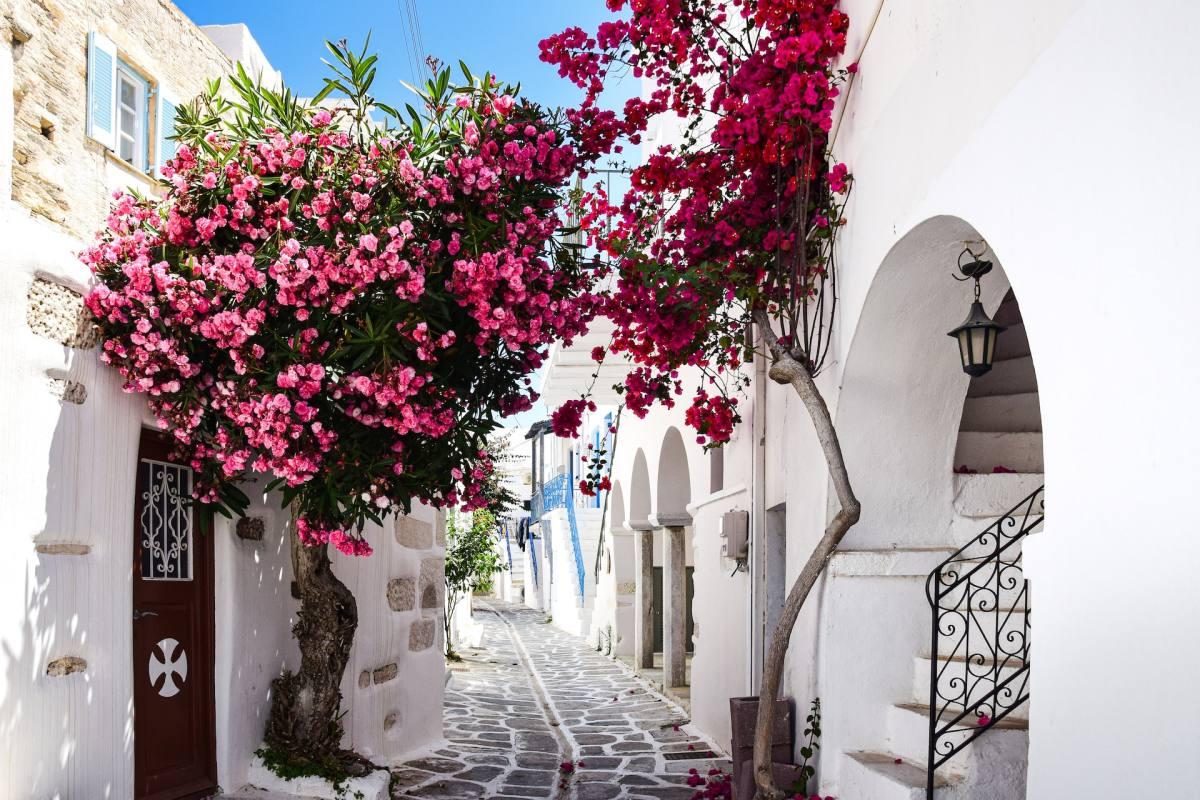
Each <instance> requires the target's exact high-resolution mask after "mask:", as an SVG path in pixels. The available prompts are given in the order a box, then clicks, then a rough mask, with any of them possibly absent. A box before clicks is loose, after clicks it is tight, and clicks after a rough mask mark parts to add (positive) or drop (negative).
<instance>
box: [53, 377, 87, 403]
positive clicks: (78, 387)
mask: <svg viewBox="0 0 1200 800" xmlns="http://www.w3.org/2000/svg"><path fill="white" fill-rule="evenodd" d="M46 388H48V389H49V390H50V394H51V395H52V396H53V397H54V398H55V399H56V400H60V401H62V402H64V403H72V404H74V405H77V406H81V405H83V404H84V403H85V402H86V401H87V387H86V386H84V385H83V384H82V383H80V382H79V381H73V380H70V379H69V378H61V377H58V376H56V375H47V376H46Z"/></svg>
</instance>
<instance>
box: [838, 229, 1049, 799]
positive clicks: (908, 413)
mask: <svg viewBox="0 0 1200 800" xmlns="http://www.w3.org/2000/svg"><path fill="white" fill-rule="evenodd" d="M967 246H970V247H972V248H973V249H974V250H975V252H979V251H980V248H983V247H986V243H985V240H984V237H983V236H982V235H981V234H980V232H979V231H977V230H976V229H975V228H973V227H972V226H971V225H969V224H968V223H967V222H965V221H964V220H962V219H959V218H957V217H951V216H942V217H935V218H932V219H929V220H927V221H925V222H923V223H921V224H920V225H918V226H916V227H915V228H914V229H913V230H912V231H910V232H909V233H908V234H906V235H905V236H904V237H903V238H901V239H900V240H899V241H898V242H897V243H896V245H895V246H893V248H892V249H891V250H890V251H889V253H888V254H887V256H886V258H885V259H884V261H883V263H882V264H881V265H880V267H879V269H878V271H877V272H876V274H875V277H874V279H873V281H872V283H871V286H870V289H869V291H868V293H867V296H866V300H865V302H864V304H863V306H862V310H861V313H860V316H859V317H858V320H857V324H856V327H855V331H854V336H853V338H852V340H851V342H850V345H849V348H848V351H847V354H846V357H845V362H844V363H845V367H844V370H843V374H842V389H841V394H840V396H839V398H838V411H837V427H838V432H839V435H840V438H841V441H842V446H843V450H844V453H845V456H846V462H847V466H848V468H849V471H850V476H851V480H852V482H853V484H854V486H855V490H856V492H857V494H858V496H859V499H860V501H861V502H862V508H863V514H862V518H861V521H860V522H859V524H858V525H857V526H856V527H855V528H854V529H853V530H852V531H851V533H850V534H849V536H848V537H847V539H846V541H845V542H844V544H843V546H842V547H843V550H850V551H855V553H854V555H853V556H850V555H849V554H847V555H845V556H843V558H842V560H841V561H840V562H839V565H838V566H837V567H836V568H835V569H834V570H833V571H832V572H833V577H832V578H831V584H830V590H829V591H828V594H827V598H828V601H829V603H830V605H829V607H828V609H827V612H826V615H827V616H828V617H829V618H831V619H832V618H836V619H837V627H836V628H835V627H834V626H832V625H830V626H826V628H825V631H824V634H823V635H824V636H825V642H824V644H823V646H822V650H823V653H824V656H823V658H824V664H823V673H824V674H825V675H828V676H830V678H829V681H830V682H831V684H832V685H831V686H827V687H823V692H822V693H823V694H824V695H826V696H827V697H828V698H830V699H833V700H834V702H831V703H830V704H829V706H828V707H829V709H830V714H831V716H832V717H833V718H831V719H829V720H828V725H827V730H830V731H836V732H837V733H835V735H834V736H833V737H831V738H836V739H837V740H838V741H837V743H836V746H838V747H841V748H843V749H851V750H854V751H855V752H856V753H858V755H851V756H850V757H849V758H848V759H842V760H841V761H840V762H839V763H841V764H843V765H845V766H843V768H845V769H862V770H868V771H869V770H871V769H873V767H872V766H871V765H872V764H873V763H882V764H888V763H892V760H893V759H894V758H900V759H902V760H903V761H904V762H906V763H909V764H923V763H925V762H926V761H927V758H928V747H929V745H930V742H929V741H928V738H929V737H928V736H926V738H925V740H922V739H921V738H920V737H915V738H913V740H912V741H911V742H910V741H909V740H908V739H907V738H905V739H901V738H896V737H892V738H891V739H888V738H885V737H883V736H880V735H879V734H878V731H879V730H882V729H885V728H886V727H888V726H891V727H895V726H897V725H904V726H906V727H911V728H912V729H914V730H928V729H929V724H930V715H931V714H932V715H933V716H934V718H935V720H936V721H937V725H936V727H938V728H939V729H941V727H942V724H943V722H945V723H947V724H948V723H950V722H952V721H954V720H955V719H956V718H957V719H958V723H959V724H957V725H954V724H948V728H947V730H948V731H950V732H952V733H954V734H955V735H956V736H958V740H957V741H960V742H965V741H967V740H968V739H970V738H971V737H974V736H975V735H976V734H978V733H979V732H980V728H981V726H979V725H977V724H975V719H976V716H975V715H977V714H978V715H982V716H983V717H984V718H986V720H987V722H986V723H985V724H984V725H983V726H982V728H984V729H986V730H984V733H983V735H981V736H979V738H977V739H975V740H974V743H972V744H971V745H970V746H969V747H967V748H966V749H965V750H963V751H962V752H961V753H959V754H958V755H957V756H956V757H955V760H954V762H953V763H952V764H949V765H947V767H946V768H945V775H943V779H944V780H948V781H951V780H952V781H954V782H956V783H958V784H961V786H962V787H963V792H964V794H965V795H969V796H971V797H979V798H992V797H1000V796H1005V797H1012V796H1023V795H1022V794H1021V792H1023V789H1024V770H1025V749H1026V738H1025V737H1026V734H1025V731H1024V730H1023V728H1024V727H1025V724H1026V723H1025V719H1027V716H1028V703H1023V704H1019V703H1017V704H1015V705H1019V706H1020V707H1019V708H1016V709H1015V710H1014V709H1013V708H1011V707H1010V706H1012V705H1014V703H1013V701H1016V700H1018V699H1022V698H1019V697H1018V695H1019V694H1020V693H1021V692H1022V691H1023V690H1022V689H1021V688H1020V687H1021V686H1024V685H1027V684H1025V683H1022V681H1023V680H1024V681H1027V673H1025V675H1024V677H1022V675H1021V674H1018V673H1020V672H1021V670H1023V669H1025V665H1026V663H1027V660H1026V657H1027V649H1026V645H1027V644H1028V642H1027V630H1028V629H1027V623H1026V619H1027V616H1026V610H1027V608H1026V602H1025V601H1026V598H1027V594H1026V593H1025V591H1024V586H1025V584H1024V581H1023V579H1022V578H1021V577H1020V555H1019V554H1020V545H1019V542H1018V543H1017V544H1016V545H1014V546H1013V547H1011V548H1008V549H1007V555H1003V556H998V555H994V554H987V553H984V554H981V553H979V552H976V551H974V550H972V551H970V552H968V553H966V554H964V555H962V556H956V555H955V551H956V550H957V549H958V548H960V547H962V546H963V545H966V544H968V543H970V542H973V541H976V540H977V539H978V537H980V535H981V533H983V532H985V531H987V530H991V531H992V532H993V535H994V534H995V532H996V531H999V529H1000V528H999V523H998V522H996V520H997V518H998V517H999V516H1000V515H1003V514H1004V513H1005V512H1006V511H1008V509H1010V508H1012V507H1013V506H1016V505H1019V504H1020V502H1022V498H1027V497H1028V498H1029V499H1030V501H1031V502H1038V503H1040V493H1035V490H1039V492H1040V487H1041V485H1042V481H1043V476H1042V474H1041V471H1042V470H1041V466H1042V456H1041V414H1040V407H1039V402H1038V396H1037V384H1036V377H1035V371H1034V368H1033V351H1032V350H1031V348H1030V347H1029V342H1028V338H1027V337H1026V336H1025V333H1024V325H1023V320H1022V319H1021V317H1020V307H1019V305H1018V302H1017V301H1018V299H1019V295H1020V291H1019V287H1018V288H1017V290H1016V291H1015V293H1014V291H1013V289H1012V287H1011V286H1010V285H1009V278H1008V277H1007V275H1006V274H1005V272H1004V269H1003V265H1002V263H1001V262H1000V259H999V258H998V256H997V254H996V253H995V252H993V251H992V250H991V249H990V248H988V249H987V250H986V252H985V253H984V255H983V257H984V258H986V259H988V260H990V261H992V262H993V264H994V268H993V270H992V272H991V274H989V275H987V276H986V277H985V278H984V280H983V283H982V296H981V301H982V302H983V304H984V307H985V308H986V309H987V310H988V312H989V313H991V314H992V316H993V317H994V318H996V319H997V321H999V322H1001V324H1006V325H1008V326H1009V329H1008V330H1007V331H1005V332H1004V333H1003V334H1001V337H1000V340H999V344H998V345H997V356H996V364H995V366H994V368H993V370H992V372H991V373H989V375H987V376H985V377H982V378H979V379H975V380H974V381H972V379H970V378H969V377H968V376H967V375H966V374H964V373H963V372H962V370H961V369H960V365H959V360H958V353H957V351H956V347H955V345H954V343H953V341H952V340H950V339H948V338H947V337H946V332H947V331H949V330H951V329H952V328H954V327H955V326H957V325H958V324H959V323H960V322H961V321H962V318H963V316H964V314H965V313H966V311H967V307H968V305H969V302H970V297H971V295H970V288H969V286H968V285H966V284H963V283H960V282H956V281H954V280H952V275H953V274H955V273H956V270H955V264H956V263H957V258H958V255H959V253H960V252H962V250H963V249H964V247H967ZM956 466H957V467H959V469H958V470H956V469H955V467H956ZM1018 516H1020V517H1021V519H1020V521H1019V522H1018V523H1017V525H1016V529H1020V530H1021V531H1022V535H1023V533H1024V531H1025V530H1027V528H1026V527H1025V525H1026V522H1029V521H1031V520H1033V519H1034V518H1035V517H1036V520H1039V521H1040V515H1037V514H1035V515H1034V517H1030V516H1024V515H1023V514H1022V513H1021V512H1018ZM984 538H987V537H984ZM988 541H991V542H993V543H994V542H995V539H994V538H991V539H988ZM1004 541H1007V539H1005V540H1004ZM995 549H996V548H993V551H995ZM955 558H958V559H960V561H958V562H957V563H958V564H960V565H961V564H963V563H968V564H970V567H971V569H969V570H968V569H962V568H961V566H960V568H959V570H958V572H956V573H955V579H954V580H957V578H958V577H959V576H962V575H966V574H967V573H968V572H973V573H974V574H975V575H979V576H985V575H987V576H994V577H995V583H996V586H995V587H994V588H993V589H992V590H991V592H990V594H988V595H987V597H985V596H984V594H983V593H980V592H975V591H974V590H973V589H972V588H971V587H969V586H968V587H967V588H966V589H964V588H962V584H961V583H954V584H953V586H955V587H957V588H955V589H954V590H953V591H948V592H947V594H946V595H945V597H942V595H941V594H939V593H940V592H941V591H942V589H941V588H939V587H945V586H950V585H951V584H941V583H939V582H938V579H934V580H933V582H932V584H931V585H932V586H934V587H935V588H934V589H933V590H932V591H933V596H934V597H937V598H939V599H938V603H939V605H938V606H937V607H938V608H939V609H942V608H943V606H942V602H943V600H945V598H950V597H954V598H957V599H955V600H954V603H956V606H955V607H954V608H953V609H946V610H944V611H939V614H941V616H939V617H937V619H938V620H939V623H938V625H937V626H936V627H931V626H933V623H932V622H931V615H930V608H931V606H930V601H929V600H928V599H927V597H926V594H925V592H926V583H927V581H928V580H930V578H929V576H930V573H931V572H934V571H935V570H937V569H938V568H939V565H941V564H943V563H944V562H945V561H946V560H947V559H955ZM988 559H994V560H995V566H988V565H989V564H990V563H991V562H989V561H988ZM976 567H978V568H979V569H976ZM987 570H991V572H988V571H987ZM951 571H952V570H951V569H950V568H947V569H946V573H947V574H948V573H949V572H951ZM938 574H939V575H941V574H942V573H938ZM1014 576H1016V578H1015V582H1013V583H1012V584H1011V587H1009V585H1008V584H1007V583H1003V582H1006V581H1010V580H1014ZM848 578H849V579H852V580H846V579H848ZM1001 578H1003V581H1002V580H1001ZM1002 583H1003V585H1001V584H1002ZM954 592H957V593H958V594H954ZM952 615H953V621H954V624H951V623H950V622H948V621H947V620H950V619H951V616H952ZM932 630H938V631H939V632H940V634H941V636H940V637H939V638H937V639H933V641H936V642H937V644H936V645H933V644H932V643H931V639H932V636H931V632H932ZM845 631H853V634H848V633H845ZM1018 653H1019V654H1020V655H1019V657H1018V655H1017V654H1018ZM864 663H869V664H872V665H874V666H873V670H872V677H871V679H870V680H863V675H862V672H861V668H860V667H859V666H858V665H860V664H864ZM1014 675H1015V676H1016V678H1017V681H1016V682H1014V683H1012V684H1010V686H1009V688H1010V689H1016V690H1017V694H1014V695H1012V696H1011V697H1010V698H1008V701H1007V703H1008V705H1005V702H1002V701H1000V700H998V699H997V696H996V695H997V693H998V692H999V691H1000V688H999V684H1000V683H1001V682H1002V681H1003V680H1006V679H1008V678H1009V677H1010V676H1014ZM842 680H844V683H840V682H839V681H842ZM989 697H991V698H992V699H991V700H990V701H988V702H989V703H990V704H987V705H981V704H980V703H981V702H982V701H985V700H987V698H989ZM951 699H952V700H956V701H957V705H954V703H952V702H951ZM835 707H836V710H835ZM947 709H953V711H952V713H950V715H949V716H945V712H946V710H947ZM1005 714H1007V715H1008V716H1007V718H1005V719H1004V724H1003V725H1001V726H994V725H993V723H992V720H993V718H996V717H1000V716H1004V715H1005ZM964 720H965V722H964ZM872 725H874V726H877V727H876V731H875V732H872V731H871V730H870V727H869V726H872ZM938 741H939V740H937V739H935V744H936V743H938ZM831 744H833V742H831ZM939 746H940V745H939ZM898 749H903V750H904V752H898ZM940 752H943V751H939V753H940ZM864 753H865V754H866V755H863V754H864ZM880 756H882V757H886V759H887V760H886V761H882V760H880V761H878V762H875V761H872V759H874V758H877V757H880ZM937 760H938V758H937V757H935V763H936V762H937ZM1018 784H1019V786H1018ZM998 786H1003V795H1001V794H993V793H992V792H993V791H995V789H994V788H987V787H998Z"/></svg>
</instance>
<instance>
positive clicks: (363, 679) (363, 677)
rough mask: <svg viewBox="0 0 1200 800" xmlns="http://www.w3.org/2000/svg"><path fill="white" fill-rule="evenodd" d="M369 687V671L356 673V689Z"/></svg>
mask: <svg viewBox="0 0 1200 800" xmlns="http://www.w3.org/2000/svg"><path fill="white" fill-rule="evenodd" d="M370 685H371V670H369V669H364V670H363V671H362V672H360V673H358V688H360V689H365V688H367V687H368V686H370Z"/></svg>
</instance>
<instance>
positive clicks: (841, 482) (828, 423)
mask: <svg viewBox="0 0 1200 800" xmlns="http://www.w3.org/2000/svg"><path fill="white" fill-rule="evenodd" d="M754 321H755V323H756V324H757V325H758V329H759V332H760V333H761V335H762V337H763V340H764V341H765V343H766V345H767V348H768V350H769V351H770V353H771V359H772V364H771V369H770V372H769V375H770V377H771V380H773V381H775V382H776V383H781V384H787V385H790V386H791V387H792V388H793V389H794V390H795V391H796V394H798V395H799V396H800V400H801V401H802V402H803V403H804V407H805V409H807V410H808V415H809V417H810V418H811V419H812V423H813V428H814V429H815V430H816V434H817V440H818V441H819V442H820V444H821V451H822V453H824V455H825V464H826V466H827V468H828V469H829V477H830V480H832V481H833V487H834V492H835V493H836V495H837V498H838V505H839V506H840V508H839V510H838V512H837V513H836V514H835V515H834V517H833V519H832V520H830V522H829V524H828V525H827V526H826V528H825V533H824V535H823V536H822V537H821V541H820V542H818V543H817V546H816V547H815V548H813V551H812V553H811V554H810V555H809V557H808V561H807V563H805V565H804V569H802V570H801V571H800V574H799V575H798V576H797V577H796V582H795V583H794V584H792V588H791V591H790V592H788V596H787V599H786V600H785V601H784V604H783V609H782V610H781V612H780V615H779V622H778V623H777V624H776V625H775V631H774V634H773V635H772V637H771V647H770V649H769V650H768V652H767V659H766V662H765V663H764V665H763V681H762V689H761V691H760V693H759V702H758V720H757V724H756V725H755V730H754V782H755V785H756V786H757V789H758V792H757V794H756V797H757V798H759V799H760V800H783V798H784V797H786V795H785V793H784V792H781V791H780V790H778V789H776V788H775V787H774V785H773V781H772V775H771V734H772V732H773V731H774V726H775V700H776V698H778V696H779V685H780V683H781V682H782V678H783V665H784V660H785V658H786V656H787V649H788V643H789V642H790V641H791V638H792V628H793V627H795V625H796V619H797V618H798V617H799V616H800V610H801V609H802V608H803V607H804V603H805V601H806V600H807V599H808V595H809V593H810V592H811V591H812V589H813V587H814V586H815V585H816V583H817V580H818V579H819V578H820V577H821V573H822V572H824V571H825V567H826V565H827V564H828V563H829V560H830V559H831V558H832V557H833V554H834V552H835V551H836V550H837V548H838V544H840V543H841V541H842V538H843V537H845V535H846V532H847V531H849V530H850V528H851V527H852V526H853V525H854V523H856V522H858V518H859V514H860V513H861V506H860V505H859V502H858V498H856V497H855V496H854V490H853V488H852V487H851V485H850V476H849V474H848V473H847V471H846V462H845V459H844V458H843V457H842V447H841V443H840V441H839V440H838V435H837V430H836V429H835V428H834V425H833V418H832V416H830V413H829V406H828V405H826V403H825V398H824V397H823V396H822V395H821V391H820V390H819V389H818V388H817V384H816V381H814V380H813V377H812V373H811V372H810V371H809V369H808V366H807V365H806V364H803V363H801V362H800V361H798V360H797V359H796V358H795V357H794V356H793V355H792V353H791V352H790V351H789V350H788V349H787V348H786V347H784V346H783V344H782V343H781V342H780V341H779V337H778V336H777V335H776V334H775V331H774V330H773V329H772V328H771V320H770V317H769V316H768V315H767V312H766V311H763V310H757V311H755V312H754Z"/></svg>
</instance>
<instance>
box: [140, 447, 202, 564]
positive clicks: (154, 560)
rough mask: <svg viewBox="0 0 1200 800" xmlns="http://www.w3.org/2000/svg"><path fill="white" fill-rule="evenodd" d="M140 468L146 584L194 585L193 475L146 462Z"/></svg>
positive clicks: (172, 466) (171, 466)
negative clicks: (154, 582)
mask: <svg viewBox="0 0 1200 800" xmlns="http://www.w3.org/2000/svg"><path fill="white" fill-rule="evenodd" d="M138 468H139V469H140V470H141V473H142V474H141V475H140V476H139V484H140V486H141V497H140V498H139V511H138V517H139V522H140V525H139V536H140V537H141V541H140V545H141V565H140V566H141V575H142V580H147V581H190V580H191V579H192V503H191V498H192V471H191V470H190V469H188V468H187V467H184V466H181V465H179V464H168V463H165V462H163V461H152V460H150V459H146V458H144V459H142V460H141V463H140V464H139V466H138Z"/></svg>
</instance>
